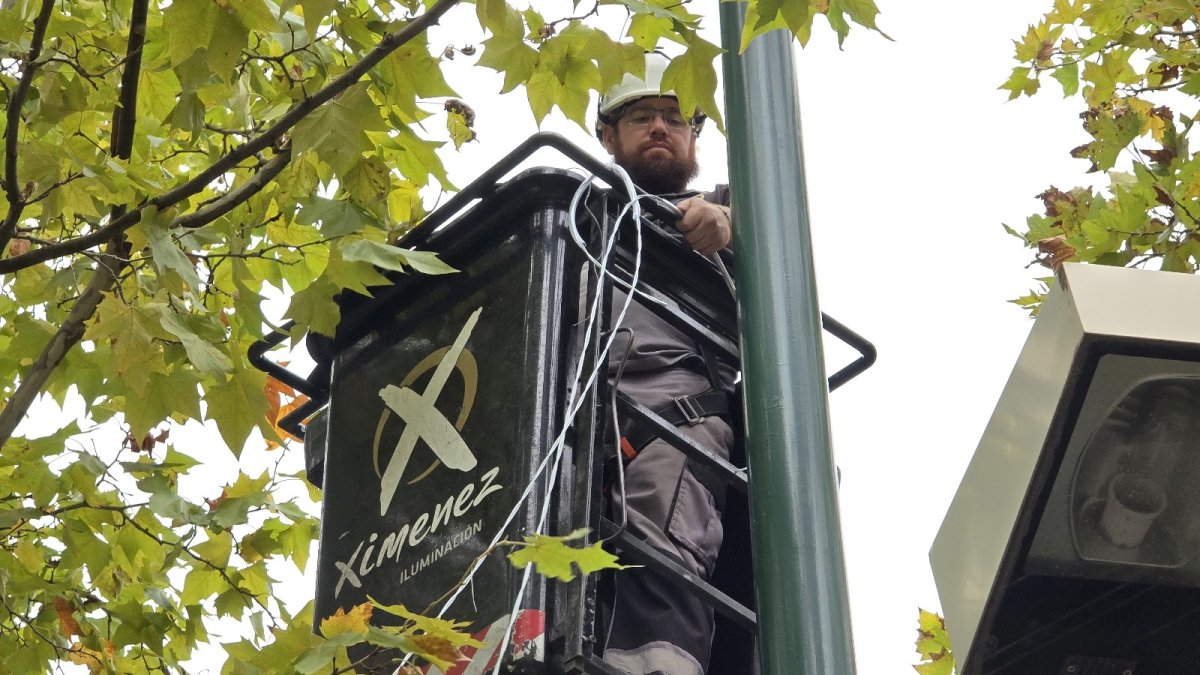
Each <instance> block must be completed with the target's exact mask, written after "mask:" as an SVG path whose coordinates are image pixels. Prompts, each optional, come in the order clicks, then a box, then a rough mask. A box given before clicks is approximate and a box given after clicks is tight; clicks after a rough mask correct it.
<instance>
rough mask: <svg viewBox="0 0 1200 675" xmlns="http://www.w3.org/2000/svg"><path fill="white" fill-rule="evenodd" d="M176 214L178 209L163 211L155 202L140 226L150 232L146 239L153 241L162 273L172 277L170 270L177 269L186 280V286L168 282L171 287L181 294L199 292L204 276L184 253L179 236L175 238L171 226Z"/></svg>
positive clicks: (154, 256) (159, 270)
mask: <svg viewBox="0 0 1200 675" xmlns="http://www.w3.org/2000/svg"><path fill="white" fill-rule="evenodd" d="M174 216H175V211H174V209H168V210H166V211H162V212H160V211H159V210H158V209H156V208H154V207H153V206H150V207H147V208H146V210H145V211H143V212H142V220H141V222H139V223H138V229H139V230H140V231H141V232H142V233H143V234H144V235H145V236H146V241H148V242H149V244H150V252H151V255H152V258H153V261H154V266H155V268H157V269H158V273H159V276H160V277H162V278H164V279H165V278H169V277H170V275H169V273H170V272H173V273H175V274H176V275H178V278H179V279H180V280H182V282H183V286H182V287H181V286H179V285H178V284H167V285H168V288H170V289H171V290H172V291H174V292H177V293H181V294H182V293H185V292H192V293H198V292H199V291H200V288H201V284H200V276H199V275H198V274H197V273H196V265H195V263H193V262H192V261H191V260H189V259H188V257H187V256H186V255H184V253H183V251H181V250H180V249H179V246H178V245H177V244H176V243H175V240H174V239H172V238H171V231H170V229H169V227H170V225H171V221H172V220H174Z"/></svg>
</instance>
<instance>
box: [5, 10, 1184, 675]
mask: <svg viewBox="0 0 1200 675" xmlns="http://www.w3.org/2000/svg"><path fill="white" fill-rule="evenodd" d="M457 4H459V0H348V1H343V0H170V1H169V2H168V1H165V0H2V1H0V109H2V110H3V112H4V115H3V118H2V120H0V138H3V150H2V152H0V252H2V254H0V290H2V292H0V401H2V405H3V407H2V409H0V444H2V445H3V450H2V453H0V654H3V655H4V657H3V659H2V660H0V672H14V673H33V672H43V671H48V670H52V669H57V668H59V667H62V666H63V664H67V663H73V664H76V665H75V666H74V667H75V668H77V669H86V670H88V671H90V672H108V673H140V672H159V673H168V672H185V671H187V670H189V669H193V668H195V667H198V666H195V663H196V662H195V661H193V662H192V665H188V663H189V659H199V662H200V663H201V665H202V666H204V667H206V668H209V669H210V668H211V666H212V661H211V659H212V658H213V657H212V654H213V653H216V654H218V655H219V654H220V653H221V650H222V649H223V650H224V652H225V653H227V654H228V657H227V658H226V657H223V656H221V657H218V658H224V659H225V661H224V662H225V665H224V670H223V672H227V673H265V672H271V673H277V672H286V671H296V672H304V673H314V672H349V671H351V670H352V669H353V666H354V664H352V663H350V661H349V660H348V659H347V657H346V656H345V649H344V648H345V646H346V645H347V644H350V643H353V642H358V641H362V640H366V641H368V642H372V643H374V644H378V645H381V646H385V647H389V648H395V647H398V648H401V649H404V650H407V651H411V652H415V653H417V654H418V655H420V656H422V657H423V658H424V659H425V660H427V661H429V662H432V663H446V662H448V661H450V660H453V658H454V655H455V650H456V649H457V647H458V646H461V645H463V644H467V642H464V641H463V640H467V638H465V637H461V633H459V632H457V631H458V629H460V628H462V627H461V626H460V625H458V624H454V623H445V624H439V623H437V622H435V621H433V620H426V619H424V618H423V617H421V616H420V614H417V613H412V612H409V611H408V610H405V609H404V608H395V607H393V608H386V607H378V608H379V609H381V610H382V611H387V612H390V613H392V614H397V615H399V616H402V617H403V618H404V619H405V620H406V621H407V623H406V624H405V626H403V627H402V628H399V629H395V630H392V631H390V632H384V631H379V630H378V629H375V628H373V627H370V626H369V624H368V623H367V618H369V616H370V612H371V611H372V609H373V608H372V606H363V607H360V608H357V609H356V610H355V611H354V612H351V613H349V615H343V616H335V617H317V619H318V624H319V625H320V627H321V629H322V632H323V636H321V635H315V634H313V633H312V630H311V626H312V625H313V621H314V617H313V616H312V615H311V609H308V608H306V609H303V610H299V611H296V612H291V611H288V610H287V609H286V608H285V606H284V604H283V603H281V601H280V600H279V598H278V597H277V595H276V593H277V591H276V581H275V579H274V578H273V573H272V572H271V571H270V569H269V567H268V565H269V564H276V563H279V564H285V563H286V564H292V565H295V566H296V567H297V568H298V569H303V567H304V566H305V565H306V563H307V560H308V556H309V552H310V549H311V547H312V543H313V539H314V536H315V534H316V531H317V529H316V524H315V521H314V519H313V517H312V516H311V515H310V513H309V510H306V509H304V508H301V507H300V506H298V505H297V502H296V501H295V500H294V499H293V498H291V497H288V498H282V497H280V496H279V495H281V494H282V493H281V492H280V490H281V488H282V486H285V485H287V484H288V483H292V484H293V486H295V485H296V484H297V483H298V480H299V479H298V478H297V477H295V476H286V475H282V474H281V473H280V472H278V471H266V472H263V473H261V474H259V475H251V474H248V473H245V472H242V473H240V474H239V475H238V477H237V478H236V479H235V480H232V481H230V482H229V483H228V484H226V485H223V486H222V485H213V486H210V487H209V489H208V491H207V492H206V493H204V494H191V493H189V492H188V491H187V490H182V489H181V488H180V485H181V483H183V482H186V480H187V477H188V476H189V475H190V474H189V472H190V471H193V470H195V467H196V466H197V464H198V463H200V462H230V461H232V458H231V457H230V455H229V454H228V453H230V452H232V454H233V456H238V455H239V453H241V452H242V450H243V448H256V450H255V451H256V452H265V450H262V448H263V446H266V447H268V448H278V447H280V444H282V443H284V442H285V439H284V438H283V434H282V433H281V432H280V430H279V429H278V428H277V427H276V426H275V421H276V420H277V419H278V418H279V416H280V415H281V414H283V413H285V412H286V411H287V410H288V409H289V408H290V407H293V406H294V405H295V404H296V401H295V392H292V391H290V390H289V389H288V388H287V387H285V386H283V385H281V384H280V383H278V382H274V381H270V380H268V379H267V377H266V376H265V375H263V374H262V373H260V372H258V371H256V370H255V369H253V368H251V367H250V366H249V365H248V363H247V360H246V349H247V347H248V346H249V345H250V344H251V343H252V342H253V341H255V340H256V339H258V338H260V337H262V336H263V334H264V333H265V332H267V331H269V330H271V329H274V328H278V327H279V326H281V325H282V322H283V321H284V320H290V321H293V322H294V328H292V329H291V332H292V334H293V335H294V336H296V337H298V336H300V335H302V334H303V333H305V332H307V331H315V332H317V333H324V334H329V333H331V332H332V331H333V330H334V328H335V326H336V324H337V321H338V305H337V303H336V301H335V298H336V296H337V294H339V293H341V292H343V291H346V290H350V291H358V292H364V291H365V290H366V289H367V288H368V287H370V286H375V285H379V284H383V283H386V278H385V277H384V276H383V275H382V274H381V272H380V270H381V269H390V270H400V271H404V272H412V273H446V272H450V271H451V270H449V269H448V268H447V267H446V266H445V265H443V264H442V263H440V262H439V261H438V260H437V259H436V258H434V257H431V256H430V255H428V254H421V253H418V252H414V251H410V250H406V249H404V248H402V247H399V246H397V245H396V242H397V240H398V238H399V237H400V236H401V235H402V234H403V233H404V232H405V231H406V230H407V229H409V228H410V227H411V226H412V225H413V224H414V223H415V222H417V221H419V220H420V218H421V217H422V216H423V215H424V212H423V204H424V203H425V199H426V198H428V197H429V196H430V195H431V194H433V193H437V192H438V191H449V190H453V189H454V186H453V185H451V184H450V181H449V179H448V178H447V175H446V171H445V169H444V167H443V164H442V160H441V156H442V153H445V152H453V151H454V149H455V148H456V147H458V146H459V145H461V144H462V143H464V142H469V141H470V139H471V137H472V135H473V134H472V132H471V129H470V126H471V122H472V120H471V117H472V112H471V109H470V105H469V100H468V101H466V102H463V101H462V100H460V98H462V97H459V96H458V95H457V94H456V92H455V90H454V88H453V87H452V86H451V83H450V82H448V81H447V80H446V78H445V77H444V75H443V68H442V65H443V62H444V60H445V59H448V58H453V57H457V58H459V59H474V64H475V66H476V67H478V68H486V69H491V70H494V71H497V72H499V73H502V74H503V80H504V84H503V89H504V91H505V92H516V93H515V94H514V95H517V96H520V95H521V92H523V93H524V95H525V97H526V98H527V99H528V104H529V109H530V111H531V112H532V116H533V118H534V119H535V120H536V121H538V122H540V121H541V120H543V119H544V118H545V117H546V115H548V114H549V113H550V112H551V110H552V109H554V108H558V109H559V110H560V111H561V112H562V113H563V114H565V115H566V116H567V117H568V118H570V119H572V120H575V121H576V122H578V123H580V124H581V125H584V124H586V120H585V117H586V114H587V103H588V97H589V95H590V94H591V93H592V92H594V91H596V90H598V89H602V88H605V87H608V86H610V85H612V84H614V83H616V82H617V81H619V78H620V77H621V76H622V74H623V73H625V72H637V71H639V70H640V69H641V68H642V67H643V65H642V64H643V61H642V58H641V54H642V53H643V50H647V49H652V48H655V47H656V46H659V45H662V44H666V43H674V44H675V46H674V47H673V49H674V51H675V52H676V53H680V54H681V56H680V57H679V58H677V59H676V60H675V61H674V64H673V65H672V67H671V69H670V70H669V71H668V73H667V75H666V80H667V82H666V84H667V86H671V87H673V88H674V89H675V90H676V91H677V92H678V94H679V97H680V98H681V99H682V103H683V105H684V106H690V105H696V106H698V107H700V108H703V109H704V110H705V111H706V112H708V113H709V114H710V116H712V117H714V118H716V119H718V120H719V119H720V115H719V111H718V109H717V106H716V102H715V100H714V89H715V85H716V72H715V66H714V59H715V58H716V57H717V56H718V54H719V52H720V49H719V48H718V47H717V46H716V45H713V44H711V43H709V42H708V41H706V40H705V39H704V38H702V37H701V35H700V33H699V28H700V26H701V22H702V21H703V20H705V19H703V18H702V16H701V15H700V14H699V13H698V12H699V10H698V9H697V7H696V6H695V5H694V4H693V3H691V2H689V1H688V0H683V1H682V2H680V1H679V0H598V2H596V4H594V5H590V4H589V3H588V2H583V3H576V4H574V5H571V4H568V3H553V2H547V3H543V4H539V5H537V7H536V8H534V7H528V6H514V5H512V4H509V3H507V2H506V0H477V1H476V2H475V3H474V4H473V6H472V5H470V4H467V3H463V6H462V7H455V6H456V5H457ZM708 9H709V10H714V9H715V7H714V8H708ZM451 11H454V12H456V13H455V14H452V15H450V16H452V17H454V19H453V20H454V21H460V22H467V23H471V24H474V25H476V27H477V28H478V29H482V35H484V36H485V38H484V39H482V40H481V41H480V42H479V44H476V45H469V46H467V47H458V48H450V49H447V48H444V47H442V46H439V45H435V44H430V42H429V38H428V37H427V29H428V28H429V27H430V26H432V25H434V24H436V23H438V22H440V21H445V20H448V19H446V17H447V14H448V13H449V12H451ZM876 13H877V10H876V8H875V6H874V3H873V2H872V0H752V1H751V2H750V3H749V5H748V16H749V21H748V25H747V30H746V33H745V35H744V38H745V39H746V40H749V39H751V38H753V37H754V36H755V35H757V34H759V33H762V32H764V31H765V30H768V29H771V28H777V27H783V28H787V29H789V30H791V31H792V32H793V33H794V34H796V36H797V37H798V38H799V39H800V40H801V41H804V40H807V38H808V35H809V32H810V30H811V28H812V25H813V22H814V20H815V19H816V17H818V16H821V17H823V19H822V21H824V22H827V23H828V24H829V25H830V27H831V28H832V29H833V30H834V31H835V32H837V33H838V35H839V37H844V36H845V34H846V32H847V31H848V30H849V28H850V23H851V22H853V23H857V24H860V25H863V26H867V27H870V28H874V26H875V15H876ZM603 14H608V15H613V14H615V15H616V16H618V17H619V18H622V19H623V23H622V21H620V20H619V21H617V24H618V25H621V26H622V27H621V28H620V30H619V31H613V32H606V31H605V30H602V29H601V28H599V27H597V26H598V25H599V22H597V18H598V17H600V16H601V15H603ZM709 20H711V19H709ZM1184 39H1185V38H1184V37H1182V36H1179V37H1174V36H1173V37H1171V40H1173V41H1175V42H1180V41H1182V40H1184ZM1172 63H1173V62H1172ZM1172 67H1174V66H1172ZM1121 72H1123V71H1121ZM1164 72H1165V71H1164ZM1172 72H1174V71H1172ZM1118 74H1119V73H1118ZM1164 76H1165V75H1164ZM1160 79H1161V78H1160ZM1164 81H1165V80H1164ZM461 93H468V92H461ZM1131 110H1132V112H1131V114H1133V115H1137V116H1138V117H1137V119H1139V120H1140V119H1143V118H1145V119H1151V118H1153V119H1160V118H1161V116H1160V117H1154V113H1152V112H1151V111H1150V110H1149V109H1142V108H1137V109H1136V110H1133V109H1131ZM437 111H448V113H447V115H446V123H445V124H444V125H443V124H440V123H439V124H437V125H434V124H432V123H431V121H430V117H431V115H433V113H434V112H437ZM439 119H440V118H439ZM1164 133H1167V132H1164ZM1170 133H1172V134H1174V135H1171V136H1169V138H1170V139H1175V138H1177V137H1179V136H1178V134H1175V132H1170ZM1177 154H1180V153H1177ZM1164 161H1167V160H1166V159H1165V157H1164ZM1171 161H1173V160H1171ZM273 289H274V290H273ZM272 293H275V294H276V295H280V294H287V295H288V296H289V297H290V304H288V306H287V310H286V313H285V314H284V316H282V317H280V316H272V315H270V312H269V311H267V310H266V309H264V303H265V299H266V298H267V297H269V296H271V295H272ZM47 399H52V400H53V401H55V402H57V403H59V404H60V405H68V404H69V405H74V406H77V407H80V408H81V412H80V413H79V418H80V420H82V421H81V422H79V424H80V425H82V426H84V427H90V425H105V424H107V425H108V426H109V427H113V426H119V428H121V429H123V432H122V434H121V435H123V436H124V440H123V441H120V440H118V441H117V442H113V443H109V442H108V441H106V440H102V439H101V440H97V437H95V436H89V435H87V434H86V433H83V432H85V431H87V429H86V428H85V429H82V430H81V429H80V427H78V426H76V425H75V423H71V424H70V425H68V426H65V427H52V428H51V429H50V430H47V429H45V428H44V425H39V424H37V422H38V420H37V419H29V418H30V416H31V415H34V414H35V413H36V411H37V410H38V409H39V407H38V406H44V405H45V401H46V400H47ZM39 400H41V401H42V403H38V401H39ZM27 420H28V422H29V424H26V426H23V427H21V428H20V429H18V426H19V425H21V424H22V422H23V421H27ZM189 421H193V422H206V423H207V424H208V425H209V427H210V428H214V429H217V430H219V434H220V437H221V439H222V440H223V443H224V444H225V445H226V446H227V449H226V448H211V449H210V451H209V452H208V453H207V454H206V455H205V456H203V457H193V456H189V455H188V454H185V453H183V452H181V451H179V450H177V449H176V448H175V442H176V439H173V438H172V436H171V432H172V431H173V430H174V431H175V433H176V436H178V434H179V433H180V432H179V431H178V430H179V429H180V426H179V425H181V424H183V423H186V422H189ZM193 492H194V491H193ZM301 492H303V491H302V490H301ZM313 498H314V499H315V498H319V495H313ZM280 561H283V563H280ZM416 609H421V608H416ZM222 622H224V623H222ZM230 623H232V625H233V626H235V628H234V630H233V631H230V630H229V629H228V626H229V625H230ZM221 625H224V626H226V628H225V629H223V631H222V638H221V640H222V641H223V642H228V640H229V639H230V635H231V633H232V634H233V635H234V636H235V637H236V639H235V640H234V641H232V642H228V644H223V645H219V646H212V645H209V643H210V642H211V639H210V635H209V634H210V631H212V630H214V626H221ZM455 636H460V637H455ZM206 645H208V646H206ZM206 649H207V650H208V652H205V651H204V650H206ZM205 654H208V655H207V656H205ZM439 659H440V660H439Z"/></svg>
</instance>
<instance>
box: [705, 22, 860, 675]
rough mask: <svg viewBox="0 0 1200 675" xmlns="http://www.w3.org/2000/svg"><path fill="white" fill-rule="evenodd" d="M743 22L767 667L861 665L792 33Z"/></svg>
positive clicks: (745, 218)
mask: <svg viewBox="0 0 1200 675" xmlns="http://www.w3.org/2000/svg"><path fill="white" fill-rule="evenodd" d="M742 24H743V5H742V4H741V3H735V2H722V3H721V41H722V43H723V46H724V47H725V49H726V50H727V53H726V55H725V62H724V67H725V102H726V106H725V108H726V121H727V124H728V132H729V160H730V161H729V163H730V179H731V180H730V183H731V188H732V191H733V212H734V214H735V215H734V218H735V220H736V225H735V228H734V250H735V251H736V252H737V257H738V261H739V264H738V266H737V281H738V302H739V303H740V306H741V319H742V325H741V328H742V369H743V376H744V378H745V392H746V424H747V451H748V454H749V461H750V502H751V504H750V509H751V518H752V519H751V536H752V542H753V547H754V574H755V585H756V587H757V598H758V620H759V646H758V651H759V658H760V663H761V665H762V671H761V672H762V674H763V675H797V674H800V675H851V674H852V673H854V652H853V643H852V639H851V635H850V601H849V598H848V595H847V591H846V571H845V565H844V563H843V556H842V539H841V528H840V525H839V518H838V503H837V477H836V469H835V467H834V463H833V453H832V450H831V444H830V434H829V410H828V398H827V394H828V389H827V386H826V382H825V365H824V358H823V355H822V351H821V312H820V309H819V307H818V306H817V292H816V280H815V274H814V270H813V260H812V238H811V235H810V232H809V224H808V204H807V197H806V194H805V182H804V162H803V155H802V152H801V142H800V110H799V104H798V101H797V95H796V88H795V71H794V66H793V62H792V44H791V36H790V35H789V34H788V33H786V32H783V31H774V32H771V33H768V34H766V35H763V36H761V37H759V38H758V39H756V40H755V41H754V42H753V43H752V44H751V46H750V48H749V49H747V50H746V52H745V53H744V54H741V55H739V54H738V47H739V43H740V39H741V32H742Z"/></svg>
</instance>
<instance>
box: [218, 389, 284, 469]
mask: <svg viewBox="0 0 1200 675" xmlns="http://www.w3.org/2000/svg"><path fill="white" fill-rule="evenodd" d="M266 384H267V376H266V374H264V373H260V372H258V371H257V370H249V369H245V370H243V369H240V368H239V369H237V370H234V371H233V373H232V374H231V376H230V378H229V381H227V382H224V383H220V384H215V385H210V386H208V387H206V388H205V391H204V400H205V401H206V402H207V403H208V410H207V412H206V414H205V417H206V418H207V419H209V420H211V421H213V422H214V423H215V424H216V425H217V429H218V430H219V431H220V432H221V437H222V438H223V439H225V443H226V444H228V445H229V449H230V450H231V451H232V452H233V454H234V456H235V457H237V456H240V455H241V452H242V446H244V445H245V444H246V439H247V438H248V437H249V436H250V431H251V430H252V429H254V428H255V427H257V428H258V429H259V430H261V431H262V433H263V436H265V437H267V438H276V435H275V431H274V430H273V429H272V428H271V425H270V423H268V422H267V397H266V396H265V395H264V394H263V387H265V386H266Z"/></svg>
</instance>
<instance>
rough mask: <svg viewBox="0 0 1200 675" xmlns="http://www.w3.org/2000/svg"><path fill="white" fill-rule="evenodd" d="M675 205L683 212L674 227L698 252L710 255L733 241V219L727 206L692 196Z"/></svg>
mask: <svg viewBox="0 0 1200 675" xmlns="http://www.w3.org/2000/svg"><path fill="white" fill-rule="evenodd" d="M675 206H676V207H678V208H679V212H680V213H682V214H683V218H680V219H679V222H678V223H676V224H675V229H677V230H679V231H680V232H682V233H683V237H684V239H687V243H688V244H690V245H691V247H692V248H693V249H695V250H696V251H697V252H698V253H701V254H703V255H712V254H714V253H716V252H717V251H720V250H721V249H723V248H726V247H728V246H729V244H730V242H732V241H733V219H732V217H731V216H730V214H729V207H728V206H721V205H720V204H713V203H711V202H706V201H704V199H703V198H702V197H692V198H691V199H687V200H684V201H682V202H679V203H678V204H676V205H675Z"/></svg>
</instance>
